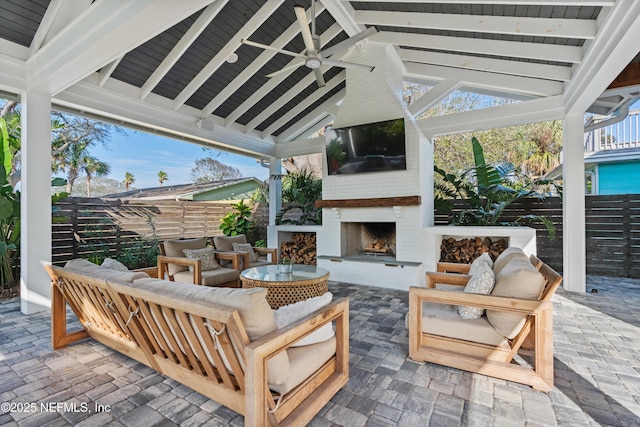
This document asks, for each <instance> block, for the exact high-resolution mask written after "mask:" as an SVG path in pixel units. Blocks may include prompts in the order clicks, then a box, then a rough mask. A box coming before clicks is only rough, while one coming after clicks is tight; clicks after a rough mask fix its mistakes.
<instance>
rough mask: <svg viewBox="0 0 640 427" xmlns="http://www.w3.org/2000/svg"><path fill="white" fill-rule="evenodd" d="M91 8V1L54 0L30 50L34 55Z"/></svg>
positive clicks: (43, 18)
mask: <svg viewBox="0 0 640 427" xmlns="http://www.w3.org/2000/svg"><path fill="white" fill-rule="evenodd" d="M89 6H91V0H52V1H51V3H49V6H48V7H47V10H46V11H45V13H44V16H43V17H42V21H40V25H38V29H37V30H36V34H35V35H34V36H33V39H32V40H31V45H30V46H29V49H30V50H31V54H34V53H36V52H37V51H38V49H40V47H41V46H42V45H43V44H45V43H46V42H47V41H48V40H51V38H53V37H54V36H55V35H56V34H58V33H59V32H60V31H61V30H62V29H63V28H64V27H65V26H67V25H69V23H70V22H71V21H73V20H74V19H76V18H77V17H78V16H79V15H80V14H82V13H83V12H84V11H85V10H87V8H88V7H89Z"/></svg>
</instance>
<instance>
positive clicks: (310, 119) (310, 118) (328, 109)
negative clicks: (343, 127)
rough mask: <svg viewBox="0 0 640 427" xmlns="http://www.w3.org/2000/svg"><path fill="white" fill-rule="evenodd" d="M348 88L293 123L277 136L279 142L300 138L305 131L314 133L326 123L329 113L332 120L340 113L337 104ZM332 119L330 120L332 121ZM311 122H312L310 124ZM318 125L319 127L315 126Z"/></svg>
mask: <svg viewBox="0 0 640 427" xmlns="http://www.w3.org/2000/svg"><path fill="white" fill-rule="evenodd" d="M346 92H347V91H346V89H342V90H341V91H340V92H338V93H336V94H335V95H333V96H332V97H331V98H329V99H327V100H326V101H325V102H323V103H322V105H319V106H318V107H316V108H315V109H314V110H313V111H311V112H310V113H308V114H306V115H305V116H304V117H303V118H301V119H300V120H298V121H297V122H296V123H294V124H293V125H291V126H290V127H289V128H288V129H287V130H286V131H284V132H282V133H281V134H280V135H278V137H277V138H276V142H277V143H278V144H280V143H285V142H289V141H291V140H292V139H294V138H300V137H301V135H303V134H305V133H313V132H315V131H317V130H318V129H320V128H321V127H322V126H323V125H324V121H323V118H324V117H326V116H327V115H329V116H331V120H333V117H335V116H336V115H337V114H338V110H339V109H340V107H339V106H338V105H337V104H338V102H340V101H341V100H342V99H343V98H344V95H345V94H346ZM331 120H330V121H331ZM309 123H312V125H311V126H310V125H309ZM315 126H317V128H315Z"/></svg>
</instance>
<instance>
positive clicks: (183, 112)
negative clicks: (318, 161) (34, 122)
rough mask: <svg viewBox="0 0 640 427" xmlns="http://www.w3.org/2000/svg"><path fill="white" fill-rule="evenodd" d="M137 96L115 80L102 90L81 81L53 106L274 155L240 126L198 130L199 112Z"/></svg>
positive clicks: (211, 123)
mask: <svg viewBox="0 0 640 427" xmlns="http://www.w3.org/2000/svg"><path fill="white" fill-rule="evenodd" d="M95 77H96V76H95V75H94V76H92V78H91V79H90V80H94V79H95ZM124 93H128V94H129V95H124ZM136 95H137V88H135V87H132V86H130V85H127V84H126V83H124V82H121V81H117V80H114V79H111V80H110V81H109V82H108V83H107V84H106V85H105V87H103V88H101V87H99V86H97V85H96V84H95V82H94V81H82V82H79V83H76V84H75V85H73V86H72V87H70V88H68V89H67V90H65V91H64V92H62V93H60V94H58V95H57V96H56V97H54V98H53V102H54V103H55V104H56V105H60V106H63V107H65V108H69V109H73V110H74V111H78V112H79V113H89V114H92V115H93V116H96V117H104V118H105V119H106V120H109V121H113V122H115V123H118V124H121V125H124V126H130V127H134V128H137V129H143V130H145V131H148V132H151V133H160V134H162V135H165V136H169V137H171V138H175V139H179V140H186V141H190V142H194V143H197V144H200V145H204V146H207V147H211V148H217V149H220V150H225V151H229V152H233V153H238V154H243V155H248V156H252V157H262V156H271V155H272V154H273V150H274V147H275V143H274V142H273V141H272V140H269V139H261V138H260V137H259V136H257V135H256V134H255V133H253V134H247V133H245V132H243V129H241V127H240V126H235V127H224V126H221V123H222V120H220V119H217V120H216V118H214V117H212V118H209V119H206V120H205V121H204V122H201V124H200V126H198V125H197V123H198V121H199V120H200V111H199V110H197V109H195V108H192V107H188V106H185V107H183V108H181V109H180V110H179V111H174V110H173V108H172V103H171V101H170V100H167V99H165V98H163V97H161V96H158V95H155V94H153V93H152V94H150V95H149V96H148V97H147V99H145V100H144V101H143V100H141V99H140V98H139V97H138V96H136Z"/></svg>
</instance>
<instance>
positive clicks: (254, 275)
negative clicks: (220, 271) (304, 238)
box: [240, 264, 329, 310]
mask: <svg viewBox="0 0 640 427" xmlns="http://www.w3.org/2000/svg"><path fill="white" fill-rule="evenodd" d="M240 280H241V281H242V287H243V288H266V289H267V290H268V292H267V302H268V303H269V305H270V306H271V308H272V309H274V310H275V309H277V308H280V307H282V306H283V305H289V304H293V303H295V302H298V301H303V300H306V299H308V298H312V297H318V296H320V295H323V294H324V293H326V292H327V291H328V290H329V286H328V284H327V281H328V280H329V272H328V271H327V270H325V269H324V268H320V267H316V266H315V265H302V264H294V265H293V271H292V272H291V273H279V272H278V266H277V265H261V266H259V267H251V268H248V269H246V270H244V271H242V272H241V273H240Z"/></svg>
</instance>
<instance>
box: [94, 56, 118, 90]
mask: <svg viewBox="0 0 640 427" xmlns="http://www.w3.org/2000/svg"><path fill="white" fill-rule="evenodd" d="M122 58H124V55H123V56H121V57H120V58H117V59H116V60H115V61H111V63H110V64H107V65H105V66H104V67H102V69H101V70H100V72H99V73H98V79H99V80H98V86H100V87H102V86H104V84H105V83H106V82H107V80H109V77H111V74H113V72H114V71H115V70H116V68H118V64H120V61H122Z"/></svg>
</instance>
